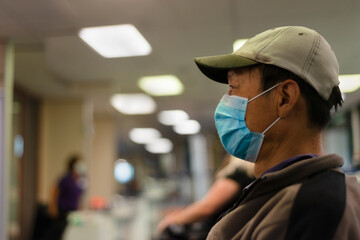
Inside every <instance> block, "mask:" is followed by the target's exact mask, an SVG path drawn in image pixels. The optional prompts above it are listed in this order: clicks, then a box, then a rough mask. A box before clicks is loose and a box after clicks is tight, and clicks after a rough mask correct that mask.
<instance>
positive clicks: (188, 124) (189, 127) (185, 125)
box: [173, 120, 201, 135]
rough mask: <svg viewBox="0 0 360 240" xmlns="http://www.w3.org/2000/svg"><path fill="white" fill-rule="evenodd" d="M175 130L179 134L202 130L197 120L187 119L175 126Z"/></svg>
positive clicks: (194, 132)
mask: <svg viewBox="0 0 360 240" xmlns="http://www.w3.org/2000/svg"><path fill="white" fill-rule="evenodd" d="M173 129H174V131H175V132H176V133H178V134H183V135H187V134H196V133H198V132H200V129H201V126H200V123H198V122H197V121H196V120H186V121H184V122H182V123H180V124H177V125H175V126H174V127H173Z"/></svg>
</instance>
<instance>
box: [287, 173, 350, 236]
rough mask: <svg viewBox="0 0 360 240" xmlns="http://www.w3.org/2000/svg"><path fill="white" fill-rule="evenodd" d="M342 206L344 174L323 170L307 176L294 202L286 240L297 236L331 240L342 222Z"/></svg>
mask: <svg viewBox="0 0 360 240" xmlns="http://www.w3.org/2000/svg"><path fill="white" fill-rule="evenodd" d="M345 205H346V183H345V175H344V174H343V173H341V172H338V171H334V170H326V171H322V172H320V173H316V174H314V175H312V176H310V177H309V178H308V179H307V181H305V182H304V183H303V184H302V186H301V187H300V189H299V191H298V193H297V195H296V197H295V199H294V202H293V206H292V209H291V213H290V219H289V224H288V231H287V239H294V237H295V238H296V237H297V236H305V237H306V236H308V237H313V238H314V239H320V238H322V239H331V238H332V236H333V235H334V233H335V231H336V228H337V226H338V224H339V223H340V221H341V218H342V216H343V213H344V209H345ZM317 237H319V238H317ZM323 237H325V238H323Z"/></svg>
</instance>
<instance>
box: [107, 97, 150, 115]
mask: <svg viewBox="0 0 360 240" xmlns="http://www.w3.org/2000/svg"><path fill="white" fill-rule="evenodd" d="M110 102H111V105H112V106H113V107H114V108H115V109H116V110H118V111H119V112H121V113H123V114H150V113H153V112H154V111H155V110H156V103H155V102H154V100H153V99H152V98H151V97H150V96H148V95H146V94H143V93H136V94H115V95H113V96H112V97H111V100H110Z"/></svg>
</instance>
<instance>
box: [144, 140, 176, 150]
mask: <svg viewBox="0 0 360 240" xmlns="http://www.w3.org/2000/svg"><path fill="white" fill-rule="evenodd" d="M145 149H146V151H148V152H151V153H155V154H161V153H162V154H163V153H169V152H171V150H172V149H173V144H172V142H171V141H170V140H169V139H167V138H158V139H155V140H154V141H152V142H151V143H148V144H146V145H145Z"/></svg>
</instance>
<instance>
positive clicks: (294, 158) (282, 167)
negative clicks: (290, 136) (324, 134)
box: [260, 154, 318, 177]
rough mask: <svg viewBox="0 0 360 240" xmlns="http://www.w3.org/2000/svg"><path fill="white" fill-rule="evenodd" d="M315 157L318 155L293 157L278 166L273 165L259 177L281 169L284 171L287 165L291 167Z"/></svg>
mask: <svg viewBox="0 0 360 240" xmlns="http://www.w3.org/2000/svg"><path fill="white" fill-rule="evenodd" d="M317 156H318V155H316V154H302V155H298V156H295V157H291V158H289V159H286V160H284V161H282V162H281V163H279V164H278V165H275V166H274V167H272V168H270V169H268V170H267V171H266V172H264V173H263V174H261V176H260V177H262V176H263V175H264V174H266V173H271V172H276V171H279V170H281V169H284V168H286V167H287V166H289V165H291V164H293V163H296V162H298V161H301V160H305V159H308V158H313V157H317Z"/></svg>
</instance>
